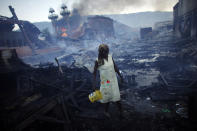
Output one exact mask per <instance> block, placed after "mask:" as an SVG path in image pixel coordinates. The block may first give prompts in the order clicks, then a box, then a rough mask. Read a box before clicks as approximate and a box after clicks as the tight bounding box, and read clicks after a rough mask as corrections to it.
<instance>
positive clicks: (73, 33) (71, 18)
mask: <svg viewBox="0 0 197 131" xmlns="http://www.w3.org/2000/svg"><path fill="white" fill-rule="evenodd" d="M60 15H61V16H62V18H59V19H58V15H57V14H55V11H54V9H52V8H50V9H49V17H48V18H49V19H50V20H51V22H52V25H53V28H54V32H55V34H56V37H57V38H58V39H74V40H76V39H79V38H82V39H83V38H84V39H95V38H97V37H114V26H113V20H112V19H110V18H107V17H104V16H89V17H88V18H87V16H81V15H80V13H79V12H78V10H77V9H74V10H73V11H72V13H70V11H68V9H67V6H66V5H64V4H62V6H61V12H60Z"/></svg>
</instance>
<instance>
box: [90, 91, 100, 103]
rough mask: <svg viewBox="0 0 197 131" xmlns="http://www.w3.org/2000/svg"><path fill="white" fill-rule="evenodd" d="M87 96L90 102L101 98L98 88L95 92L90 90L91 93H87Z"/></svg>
mask: <svg viewBox="0 0 197 131" xmlns="http://www.w3.org/2000/svg"><path fill="white" fill-rule="evenodd" d="M88 97H89V100H90V101H91V102H92V103H94V102H95V101H98V100H101V99H102V98H103V97H102V94H101V92H100V90H96V91H95V92H92V93H91V94H89V96H88Z"/></svg>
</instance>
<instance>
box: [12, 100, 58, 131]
mask: <svg viewBox="0 0 197 131" xmlns="http://www.w3.org/2000/svg"><path fill="white" fill-rule="evenodd" d="M56 105H57V101H56V100H51V101H50V102H49V103H48V104H46V105H45V106H44V107H42V108H41V109H40V110H38V111H37V112H36V113H34V114H33V115H31V116H30V117H28V118H27V119H25V120H24V121H23V122H21V123H20V124H19V125H18V126H17V127H16V130H19V131H21V130H23V129H25V128H26V127H28V126H29V125H30V124H32V123H33V122H34V121H35V120H37V119H38V118H39V116H40V115H44V114H46V113H47V112H49V111H50V110H51V109H52V108H54V107H55V106H56Z"/></svg>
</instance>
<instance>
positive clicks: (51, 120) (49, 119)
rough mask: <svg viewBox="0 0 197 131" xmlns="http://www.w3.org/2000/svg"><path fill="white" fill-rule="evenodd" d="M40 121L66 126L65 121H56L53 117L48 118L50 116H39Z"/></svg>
mask: <svg viewBox="0 0 197 131" xmlns="http://www.w3.org/2000/svg"><path fill="white" fill-rule="evenodd" d="M37 118H38V120H41V121H47V122H51V123H58V124H65V121H62V120H58V119H55V118H53V117H48V116H37Z"/></svg>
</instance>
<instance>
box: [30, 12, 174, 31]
mask: <svg viewBox="0 0 197 131" xmlns="http://www.w3.org/2000/svg"><path fill="white" fill-rule="evenodd" d="M104 16H106V17H110V18H112V19H113V20H115V30H116V31H118V32H119V33H120V34H121V33H123V32H122V31H121V29H120V30H119V29H118V27H123V25H127V26H129V27H132V30H134V29H137V28H138V29H139V28H140V27H150V26H152V27H153V26H154V24H155V23H156V22H160V21H166V20H172V19H173V13H172V12H140V13H131V14H117V15H104ZM116 21H117V22H116ZM33 24H34V25H35V26H37V27H38V28H39V29H40V30H41V31H42V30H43V29H45V28H48V29H49V31H50V32H53V28H52V24H51V22H36V23H33ZM120 24H123V25H120ZM116 28H117V29H116ZM124 28H125V29H126V28H127V27H126V26H124ZM126 32H130V33H131V30H130V29H128V30H127V31H126ZM132 32H133V31H132ZM134 32H135V33H136V30H135V31H134ZM134 32H133V33H134ZM135 33H134V34H135Z"/></svg>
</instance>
